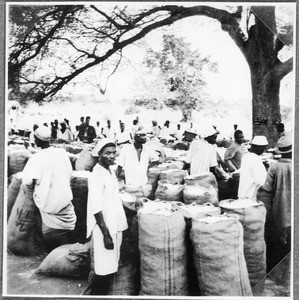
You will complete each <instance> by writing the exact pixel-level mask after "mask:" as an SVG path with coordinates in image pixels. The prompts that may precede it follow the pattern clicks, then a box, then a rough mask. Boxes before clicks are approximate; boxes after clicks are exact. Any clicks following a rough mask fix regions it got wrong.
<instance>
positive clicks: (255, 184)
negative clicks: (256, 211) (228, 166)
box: [238, 135, 268, 201]
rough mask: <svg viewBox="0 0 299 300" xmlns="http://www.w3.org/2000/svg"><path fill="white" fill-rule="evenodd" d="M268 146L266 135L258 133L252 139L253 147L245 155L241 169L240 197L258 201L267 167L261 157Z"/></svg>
mask: <svg viewBox="0 0 299 300" xmlns="http://www.w3.org/2000/svg"><path fill="white" fill-rule="evenodd" d="M267 146H268V141H267V139H266V137H265V136H263V135H257V136H255V137H254V138H253V139H252V142H251V148H250V150H249V152H248V153H245V154H244V155H243V158H242V161H241V169H240V184H239V190H238V197H239V198H249V199H251V200H253V201H256V200H257V199H256V195H257V191H258V189H259V188H260V187H261V186H262V185H263V184H264V183H265V179H266V175H267V172H266V168H265V166H264V165H263V162H262V160H261V158H260V155H262V154H263V153H264V151H265V150H266V148H267Z"/></svg>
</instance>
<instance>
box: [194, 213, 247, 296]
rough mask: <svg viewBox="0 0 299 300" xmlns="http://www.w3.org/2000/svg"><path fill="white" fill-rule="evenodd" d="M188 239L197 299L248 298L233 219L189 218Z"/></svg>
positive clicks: (237, 227) (239, 237) (240, 240)
mask: <svg viewBox="0 0 299 300" xmlns="http://www.w3.org/2000/svg"><path fill="white" fill-rule="evenodd" d="M190 238H191V241H192V244H193V247H194V264H195V268H196V271H197V278H198V283H199V289H200V295H201V296H251V295H252V291H251V287H250V282H249V278H248V271H247V267H246V262H245V258H244V252H243V249H244V246H243V227H242V225H241V224H240V222H239V221H238V219H237V218H233V217H229V216H227V215H219V216H209V217H206V218H200V219H197V218H192V228H191V233H190Z"/></svg>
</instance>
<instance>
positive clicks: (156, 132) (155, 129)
mask: <svg viewBox="0 0 299 300" xmlns="http://www.w3.org/2000/svg"><path fill="white" fill-rule="evenodd" d="M160 133H161V127H160V126H159V125H158V122H157V121H156V120H153V121H152V134H153V136H154V137H158V136H159V135H160Z"/></svg>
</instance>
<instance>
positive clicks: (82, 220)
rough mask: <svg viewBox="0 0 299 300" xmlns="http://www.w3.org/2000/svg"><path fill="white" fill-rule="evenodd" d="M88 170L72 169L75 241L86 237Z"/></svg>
mask: <svg viewBox="0 0 299 300" xmlns="http://www.w3.org/2000/svg"><path fill="white" fill-rule="evenodd" d="M89 176H90V172H89V171H84V170H81V171H73V172H72V177H71V189H72V193H73V200H72V203H73V205H74V209H75V213H76V216H77V221H76V225H75V236H76V239H77V241H81V242H84V241H85V237H86V218H87V197H88V178H89Z"/></svg>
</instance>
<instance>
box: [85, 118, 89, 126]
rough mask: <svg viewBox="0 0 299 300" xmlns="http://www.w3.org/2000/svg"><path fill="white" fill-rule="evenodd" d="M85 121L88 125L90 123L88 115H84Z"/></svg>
mask: <svg viewBox="0 0 299 300" xmlns="http://www.w3.org/2000/svg"><path fill="white" fill-rule="evenodd" d="M85 123H86V124H87V125H89V123H90V116H87V117H86V119H85Z"/></svg>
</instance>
